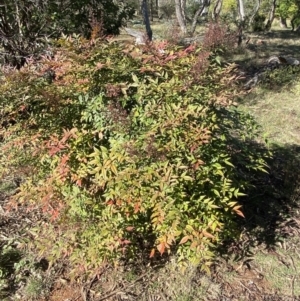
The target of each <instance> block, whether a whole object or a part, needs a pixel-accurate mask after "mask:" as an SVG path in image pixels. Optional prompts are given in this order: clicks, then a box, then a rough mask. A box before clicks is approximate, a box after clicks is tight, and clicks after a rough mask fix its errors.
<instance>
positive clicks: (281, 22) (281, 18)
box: [280, 17, 287, 28]
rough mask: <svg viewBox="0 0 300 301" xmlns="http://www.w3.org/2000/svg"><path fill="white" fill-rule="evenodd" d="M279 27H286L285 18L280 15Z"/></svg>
mask: <svg viewBox="0 0 300 301" xmlns="http://www.w3.org/2000/svg"><path fill="white" fill-rule="evenodd" d="M280 27H281V28H287V23H286V18H283V17H280Z"/></svg>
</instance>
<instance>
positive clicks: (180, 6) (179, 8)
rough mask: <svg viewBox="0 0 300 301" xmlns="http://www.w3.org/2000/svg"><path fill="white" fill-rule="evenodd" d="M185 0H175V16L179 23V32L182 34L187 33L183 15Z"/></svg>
mask: <svg viewBox="0 0 300 301" xmlns="http://www.w3.org/2000/svg"><path fill="white" fill-rule="evenodd" d="M185 2H186V1H185V0H175V10H176V17H177V21H178V23H179V26H180V29H181V32H182V33H183V34H186V33H187V28H186V17H185Z"/></svg>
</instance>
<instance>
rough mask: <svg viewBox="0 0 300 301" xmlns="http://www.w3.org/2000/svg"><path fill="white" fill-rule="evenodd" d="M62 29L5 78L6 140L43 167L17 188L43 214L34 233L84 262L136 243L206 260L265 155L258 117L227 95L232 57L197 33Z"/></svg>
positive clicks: (42, 244)
mask: <svg viewBox="0 0 300 301" xmlns="http://www.w3.org/2000/svg"><path fill="white" fill-rule="evenodd" d="M59 43H60V45H59V47H58V48H57V49H56V52H55V53H56V54H55V56H54V58H45V60H44V61H39V62H33V63H28V65H27V66H25V67H24V68H23V69H21V70H20V71H14V70H6V71H5V72H4V73H3V76H2V79H1V80H2V83H3V85H2V87H1V93H0V95H1V96H0V97H1V101H2V102H3V103H4V104H5V109H3V110H2V111H1V118H2V121H1V122H2V140H3V142H2V146H1V151H2V152H5V151H7V149H6V150H5V149H4V148H5V146H7V145H10V150H12V149H13V150H14V152H13V154H14V156H13V155H12V156H13V158H12V161H11V162H15V164H16V165H15V166H19V167H20V168H21V167H23V166H27V168H31V170H32V171H33V170H34V171H35V172H34V173H29V174H26V177H25V176H24V180H23V183H22V185H21V187H20V191H19V193H18V194H17V195H16V196H15V197H14V201H15V202H17V203H21V204H23V205H26V206H29V208H34V207H41V208H42V209H43V212H44V215H45V216H46V217H47V218H48V219H47V220H46V221H45V219H43V221H41V224H40V225H37V226H36V228H35V229H31V232H30V233H31V234H32V235H33V234H34V233H35V234H34V236H35V237H34V238H35V242H34V243H33V244H34V246H37V247H38V248H39V250H40V252H41V253H42V254H44V255H45V256H47V258H48V259H50V260H56V259H58V258H60V257H62V256H64V257H67V258H69V259H70V261H71V262H72V263H73V264H74V267H76V268H77V270H76V271H77V272H78V271H82V269H84V270H89V271H93V269H95V268H97V267H98V266H99V265H101V264H102V263H103V262H104V261H114V262H116V261H118V260H120V259H122V258H125V259H128V260H129V259H134V258H135V257H136V256H138V255H141V254H144V255H145V254H146V255H147V256H148V257H155V256H157V255H159V256H160V255H163V254H176V256H177V259H178V261H179V262H181V263H182V264H184V263H185V262H187V261H191V262H193V263H195V264H198V263H201V264H202V268H203V269H207V268H208V266H209V264H210V262H211V260H212V258H213V255H214V254H213V250H214V248H215V247H216V246H218V245H219V244H220V243H222V241H223V240H224V239H227V238H233V237H235V235H237V234H238V229H236V227H235V220H236V218H237V217H238V216H240V217H241V218H242V217H243V213H242V208H241V206H240V205H239V203H238V199H239V197H241V196H242V195H243V191H244V190H245V188H246V187H247V185H248V181H249V179H250V176H249V173H250V174H251V177H253V175H254V174H255V172H256V171H257V170H264V168H265V161H264V156H265V155H266V154H262V153H260V152H256V151H255V150H253V149H252V148H251V147H250V142H251V141H252V139H254V138H255V136H256V135H257V132H258V131H257V125H256V124H255V122H254V121H253V120H252V119H251V117H250V116H248V115H246V114H244V113H242V112H239V111H238V110H237V109H236V108H235V107H234V106H232V103H233V100H234V97H235V96H236V95H238V93H239V92H238V89H237V87H236V86H235V82H236V80H237V75H235V66H234V65H230V64H228V65H225V66H220V64H219V63H218V60H216V59H215V58H214V55H213V54H212V53H210V52H209V51H208V50H203V49H202V48H201V47H197V46H195V45H191V46H189V47H186V48H184V47H176V46H170V45H168V44H167V43H163V42H160V43H157V44H148V45H145V46H141V47H136V46H128V45H127V46H123V45H122V44H117V43H112V42H110V41H108V42H103V41H101V42H98V43H95V42H93V45H91V44H90V43H89V42H88V41H86V40H84V39H81V38H78V37H77V38H65V39H62V40H61V41H60V42H59ZM49 68H51V70H53V72H55V80H53V81H52V82H51V83H50V82H49V81H46V80H45V79H44V78H43V77H42V76H41V74H43V72H44V71H45V70H49ZM16 79H17V80H18V83H17V82H16ZM20 82H21V84H20ZM10 104H14V105H13V106H10ZM11 116H13V120H14V123H13V124H10V123H9V120H10V118H11ZM20 150H21V151H20ZM24 150H26V151H25V152H24ZM18 153H23V156H22V157H20V158H24V157H25V158H26V154H27V155H28V156H29V154H30V155H31V157H32V155H33V159H27V160H25V159H24V160H20V159H16V158H17V154H18ZM31 157H30V158H31ZM16 161H18V162H16ZM5 163H6V164H5V166H6V167H7V169H6V171H7V170H9V168H10V166H9V164H8V162H5ZM3 172H5V171H4V169H3ZM30 206H31V207H30Z"/></svg>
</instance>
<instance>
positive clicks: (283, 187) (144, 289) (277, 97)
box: [0, 26, 300, 301]
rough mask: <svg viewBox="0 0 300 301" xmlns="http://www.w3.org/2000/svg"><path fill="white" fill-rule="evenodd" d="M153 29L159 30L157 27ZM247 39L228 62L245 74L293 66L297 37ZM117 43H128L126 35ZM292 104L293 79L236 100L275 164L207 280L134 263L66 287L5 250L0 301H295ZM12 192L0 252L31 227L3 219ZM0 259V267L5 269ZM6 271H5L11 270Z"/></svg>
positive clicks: (297, 151)
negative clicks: (283, 62) (287, 61)
mask: <svg viewBox="0 0 300 301" xmlns="http://www.w3.org/2000/svg"><path fill="white" fill-rule="evenodd" d="M157 28H158V31H159V30H162V29H161V26H158V27H157ZM154 30H155V26H154ZM164 30H167V28H165V29H164ZM154 32H155V31H154ZM160 34H161V33H160ZM248 37H249V40H248V43H247V45H246V44H245V45H244V48H243V50H242V51H240V52H237V53H236V54H234V56H232V57H231V58H230V60H233V61H235V62H237V64H239V65H240V66H241V67H242V68H243V69H244V70H245V69H246V70H249V68H250V69H251V68H252V67H253V68H254V67H255V68H258V67H259V66H260V65H262V64H263V63H264V62H265V60H266V59H267V58H268V57H270V56H271V55H282V56H295V57H296V58H298V59H300V40H299V37H298V36H296V35H295V34H292V33H290V32H289V31H284V30H277V31H274V32H271V33H268V34H260V35H248ZM119 39H120V40H123V41H125V40H126V41H127V42H128V41H130V42H131V41H132V38H130V37H128V36H126V35H123V36H120V37H119ZM299 101H300V79H299V81H297V80H296V81H295V82H293V80H288V81H283V83H280V82H279V83H278V86H276V87H274V86H273V87H268V86H267V85H263V84H262V85H260V84H259V85H258V86H256V87H255V88H253V89H252V91H251V92H250V93H249V94H248V95H247V96H245V98H243V99H240V101H239V106H240V107H241V108H242V109H243V110H247V111H248V112H250V113H251V114H253V115H254V116H255V117H256V119H257V120H258V122H259V123H260V124H261V126H262V132H263V133H264V134H265V136H266V137H267V138H268V139H269V142H270V147H271V148H272V151H273V153H274V156H273V158H272V159H270V162H269V164H270V173H269V175H267V176H266V178H265V179H264V180H263V181H262V182H261V183H257V187H258V188H257V189H256V190H255V191H253V194H251V196H249V198H248V199H247V200H245V202H248V203H250V204H251V205H249V206H248V209H247V211H246V212H245V215H246V219H245V220H243V221H242V222H241V225H240V226H241V227H242V229H243V235H242V237H241V239H240V241H238V242H235V243H231V244H228V245H224V248H222V249H220V250H219V254H220V255H219V257H218V259H217V260H216V263H215V264H214V266H213V267H212V272H211V275H205V274H204V273H202V272H201V271H199V270H198V269H197V268H192V267H191V268H188V269H187V270H186V271H185V272H184V273H183V274H182V273H181V272H180V271H179V270H178V268H177V267H176V265H175V264H174V263H172V261H171V262H169V263H167V264H161V263H160V264H157V265H156V266H155V265H154V266H151V267H150V266H148V265H147V264H145V263H144V262H142V261H141V262H138V263H135V264H134V265H131V264H129V265H126V266H124V267H123V268H119V269H118V270H117V271H116V270H113V269H112V268H108V267H107V268H106V269H104V270H103V271H101V273H99V275H98V278H93V279H90V280H89V281H87V282H86V283H83V282H80V283H76V282H75V283H73V284H72V285H71V284H70V282H69V275H68V272H69V271H68V268H67V267H66V266H64V263H63V262H62V263H61V264H60V265H58V266H54V267H49V266H48V265H47V263H43V262H42V261H40V262H38V263H36V262H35V263H34V262H31V261H30V257H28V258H27V259H26V260H25V261H24V262H22V261H21V263H20V261H19V260H20V259H19V258H14V256H17V255H14V254H15V253H14V252H13V246H14V245H13V243H12V248H11V249H9V248H8V251H7V252H6V256H9V258H10V259H11V262H14V260H15V262H19V264H18V269H19V271H20V273H19V274H20V275H21V276H20V278H21V279H19V282H18V285H17V284H16V283H15V282H11V283H8V282H5V281H2V282H0V287H1V288H4V290H3V291H2V300H24V301H25V300H40V301H43V300H49V301H77V300H83V301H88V300H90V301H100V300H111V301H113V300H139V301H143V300H145V301H154V300H157V301H158V300H163V301H165V300H172V301H196V300H208V301H209V300H216V301H218V300H220V301H221V300H223V301H227V300H228V301H229V300H232V301H233V300H236V301H242V300H249V301H250V300H251V301H253V300H261V301H263V300H265V301H267V300H270V301H271V300H272V301H275V300H300V209H299V208H300V207H299V205H300V177H299V175H298V171H299V167H300V103H299ZM16 187H17V183H16V182H15V179H9V178H8V179H7V180H6V181H5V182H3V183H1V184H0V205H1V207H0V244H1V246H3V245H4V244H6V245H9V242H10V241H14V242H15V241H18V240H19V239H20V238H21V237H22V236H23V235H25V234H24V233H25V231H24V229H26V227H27V226H29V225H31V224H34V223H35V220H36V219H38V216H37V215H36V214H32V215H30V216H29V215H28V213H27V212H26V209H23V211H22V210H21V211H18V212H17V213H10V215H7V214H6V213H5V211H4V209H3V208H4V207H5V205H6V200H7V199H8V197H9V195H10V194H11V193H13V192H14V190H15V189H16ZM1 208H2V209H1ZM7 254H8V255H7ZM1 256H2V257H0V266H1V264H2V265H3V264H4V262H6V261H5V260H4V259H5V258H4V257H3V255H1ZM6 259H7V257H6ZM2 268H3V266H2ZM5 268H6V270H8V271H9V270H10V269H11V268H12V267H10V266H6V267H5ZM7 277H8V278H9V277H10V274H9V273H8V276H7ZM20 283H21V284H20ZM1 285H2V286H1ZM9 293H10V294H9ZM0 298H1V297H0Z"/></svg>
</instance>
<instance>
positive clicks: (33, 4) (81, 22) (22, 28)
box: [0, 0, 134, 68]
mask: <svg viewBox="0 0 300 301" xmlns="http://www.w3.org/2000/svg"><path fill="white" fill-rule="evenodd" d="M133 13H134V9H133V8H132V6H130V5H128V4H126V2H125V1H118V2H117V1H111V0H66V1H58V0H43V1H42V0H7V1H5V3H4V4H2V5H0V45H1V47H2V49H3V51H2V53H1V56H2V59H3V61H4V62H5V63H9V64H12V65H13V66H16V67H18V68H19V67H21V66H22V65H23V64H24V63H25V61H26V58H27V57H28V56H32V55H35V54H37V53H40V52H41V50H42V49H44V48H45V46H46V45H47V43H48V39H49V38H57V37H59V36H60V35H61V34H62V33H64V34H72V33H77V34H83V35H84V36H86V37H89V35H90V33H91V29H92V26H93V24H95V23H98V24H99V25H100V24H101V30H102V31H103V32H104V33H105V34H118V33H119V28H120V27H121V26H122V25H123V23H124V21H125V20H126V19H128V18H130V17H132V16H133Z"/></svg>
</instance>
